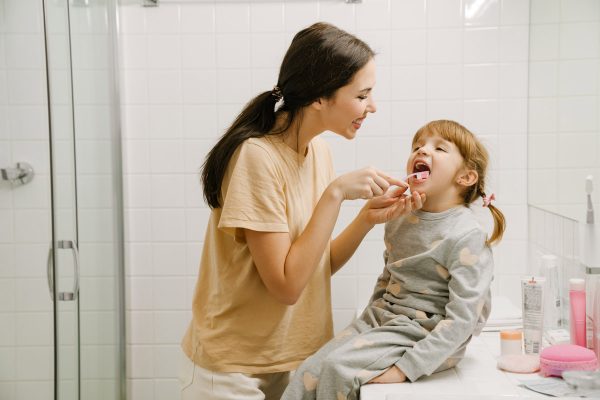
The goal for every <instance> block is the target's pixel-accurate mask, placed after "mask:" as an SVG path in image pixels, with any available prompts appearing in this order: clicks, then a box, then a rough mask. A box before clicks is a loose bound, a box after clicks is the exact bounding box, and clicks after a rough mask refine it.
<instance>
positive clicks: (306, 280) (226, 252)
mask: <svg viewBox="0 0 600 400" xmlns="http://www.w3.org/2000/svg"><path fill="white" fill-rule="evenodd" d="M374 85H375V64H374V62H373V52H372V50H371V49H370V48H369V46H367V45H366V44H365V43H364V42H362V41H361V40H359V39H358V38H356V37H355V36H353V35H351V34H349V33H347V32H344V31H343V30H340V29H338V28H336V27H334V26H332V25H329V24H324V23H317V24H314V25H312V26H310V27H308V28H306V29H304V30H302V31H300V32H299V33H298V34H297V35H296V36H295V37H294V39H293V40H292V43H291V45H290V48H289V49H288V51H287V53H286V55H285V57H284V59H283V62H282V64H281V68H280V72H279V79H278V81H277V84H276V86H275V87H274V88H273V90H269V91H266V92H264V93H262V94H260V95H258V96H257V97H256V98H254V99H253V100H251V101H250V102H249V103H248V105H247V106H246V107H245V108H244V110H242V112H241V113H240V115H239V116H238V117H237V119H236V120H235V121H234V122H233V124H232V125H231V127H229V129H228V130H227V132H225V134H224V135H223V137H221V139H220V140H219V141H218V143H217V144H216V145H215V147H214V148H213V149H212V150H211V152H210V154H209V155H208V157H207V159H206V162H205V164H204V167H203V171H202V180H203V183H204V197H205V198H206V200H207V202H208V205H209V206H210V207H211V208H212V212H211V216H210V220H209V223H208V226H207V228H206V235H205V240H204V249H203V252H202V259H201V262H200V275H199V277H198V282H197V285H196V289H195V292H194V298H193V304H192V314H193V317H192V321H191V323H190V325H189V328H188V330H187V332H186V334H185V337H184V338H183V343H182V347H183V351H184V353H185V356H184V357H183V368H182V371H181V377H180V379H181V384H182V387H181V394H182V398H183V399H196V400H197V399H202V400H213V399H261V400H262V399H265V398H266V399H279V398H280V397H281V393H282V392H283V390H284V389H285V387H286V385H287V383H288V375H289V371H291V370H294V369H295V368H296V367H297V366H298V365H299V364H300V363H301V362H302V361H303V360H304V359H305V358H306V357H308V356H310V355H311V354H312V353H314V352H315V351H317V350H318V349H319V348H320V347H321V346H322V345H323V344H324V343H326V342H327V341H328V340H329V339H330V338H331V337H332V336H333V335H332V331H333V329H332V325H333V324H332V316H331V299H330V292H331V287H330V279H331V275H332V274H333V273H335V271H337V270H338V269H339V268H341V267H342V265H344V263H345V262H346V261H347V260H348V259H349V258H350V257H351V256H352V254H353V253H354V251H355V250H356V248H357V246H358V245H359V243H360V242H361V240H362V239H363V238H364V236H365V235H366V234H367V233H368V232H369V230H370V229H371V228H372V227H373V226H374V224H376V223H382V222H385V221H387V220H389V219H391V218H393V217H395V216H398V215H400V214H402V213H404V212H408V211H410V210H411V209H418V208H420V207H421V205H422V201H423V200H424V197H422V196H420V195H418V194H417V193H416V192H415V193H414V194H413V195H412V197H410V198H408V197H405V195H403V194H402V193H403V192H404V190H406V188H407V187H408V185H406V184H405V183H404V182H402V181H399V180H397V179H393V178H391V177H389V176H388V175H386V174H384V173H383V172H381V171H378V170H376V169H374V168H365V169H362V170H358V171H354V172H350V173H347V174H345V175H342V176H340V177H338V178H335V177H334V173H333V166H332V161H331V156H330V152H329V148H328V146H327V144H326V142H325V140H323V139H322V138H320V137H319V135H320V134H321V133H322V132H324V131H326V130H329V131H332V132H335V133H336V134H338V135H340V136H342V137H344V138H346V139H352V138H354V137H355V136H356V134H357V132H358V130H359V128H360V126H361V124H362V122H363V121H364V119H365V118H366V117H367V114H369V113H373V112H375V110H376V108H375V103H374V101H373V99H372V97H371V89H372V88H373V86H374ZM390 185H399V186H401V188H399V189H398V190H395V191H389V190H388V188H389V186H390ZM384 193H386V194H385V195H384ZM357 198H364V199H371V198H372V200H370V201H369V202H367V205H366V206H365V207H364V208H363V209H362V210H361V211H360V213H359V215H358V216H357V217H356V219H355V220H354V221H353V222H352V223H351V224H350V225H349V226H348V227H347V228H346V229H345V230H344V231H343V232H342V233H341V234H340V235H339V236H338V237H336V238H335V239H334V240H332V238H331V235H332V231H333V228H334V226H335V222H336V220H337V217H338V214H339V210H340V206H341V203H342V202H343V201H344V200H349V199H357Z"/></svg>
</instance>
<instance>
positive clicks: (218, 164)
mask: <svg viewBox="0 0 600 400" xmlns="http://www.w3.org/2000/svg"><path fill="white" fill-rule="evenodd" d="M277 101H278V100H277V96H274V95H273V92H272V91H270V90H269V91H267V92H263V93H261V94H259V95H258V96H256V97H255V98H254V99H252V100H251V101H250V102H249V103H248V104H246V106H245V107H244V109H243V110H242V112H241V113H240V114H239V115H238V116H237V118H236V119H235V121H233V124H231V126H230V127H229V128H228V129H227V131H226V132H225V134H224V135H223V136H221V138H220V139H219V141H218V142H217V144H216V145H215V146H214V147H213V148H212V150H211V151H210V152H209V153H208V155H207V156H206V159H205V161H204V164H203V165H202V173H201V177H202V184H203V187H204V190H203V191H204V199H205V200H206V203H208V206H209V207H210V208H219V207H221V183H222V182H223V177H224V176H225V172H226V170H227V166H228V165H229V161H230V160H231V157H233V154H234V153H235V151H236V149H237V148H238V147H239V146H240V145H241V144H242V143H243V142H244V141H245V140H246V139H249V138H252V137H261V136H265V135H266V134H268V133H269V132H271V130H272V129H273V127H274V126H275V119H276V115H275V104H276V103H277Z"/></svg>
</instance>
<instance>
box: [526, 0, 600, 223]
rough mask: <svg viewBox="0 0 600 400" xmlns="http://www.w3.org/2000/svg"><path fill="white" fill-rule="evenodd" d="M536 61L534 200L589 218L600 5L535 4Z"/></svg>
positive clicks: (599, 130)
mask: <svg viewBox="0 0 600 400" xmlns="http://www.w3.org/2000/svg"><path fill="white" fill-rule="evenodd" d="M529 57H530V70H529V77H530V79H529V96H530V99H529V154H528V160H529V202H530V203H531V204H534V205H536V206H538V207H542V208H545V209H547V210H550V211H552V212H555V213H558V214H561V215H565V216H567V217H568V218H572V219H578V220H582V219H583V218H585V210H586V197H585V177H586V176H587V175H593V176H595V177H596V182H598V179H599V178H600V113H599V112H598V110H599V109H600V102H599V99H600V65H599V62H600V2H598V1H594V0H591V1H573V0H562V1H559V0H552V1H534V2H532V9H531V42H530V53H529ZM596 186H597V184H596ZM594 199H595V205H596V208H598V207H600V197H598V196H597V194H595V195H594Z"/></svg>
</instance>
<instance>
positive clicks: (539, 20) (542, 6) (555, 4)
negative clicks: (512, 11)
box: [530, 0, 561, 24]
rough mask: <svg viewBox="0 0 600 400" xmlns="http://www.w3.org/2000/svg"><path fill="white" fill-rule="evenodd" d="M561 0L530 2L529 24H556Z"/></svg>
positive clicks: (534, 0) (536, 0)
mask: <svg viewBox="0 0 600 400" xmlns="http://www.w3.org/2000/svg"><path fill="white" fill-rule="evenodd" d="M560 1H561V0H530V2H531V10H530V13H531V14H530V15H531V24H545V23H551V22H558V20H559V17H560Z"/></svg>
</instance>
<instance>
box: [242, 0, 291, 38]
mask: <svg viewBox="0 0 600 400" xmlns="http://www.w3.org/2000/svg"><path fill="white" fill-rule="evenodd" d="M283 10H284V4H281V3H251V4H250V27H251V30H252V32H282V31H283V30H284V25H283Z"/></svg>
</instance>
